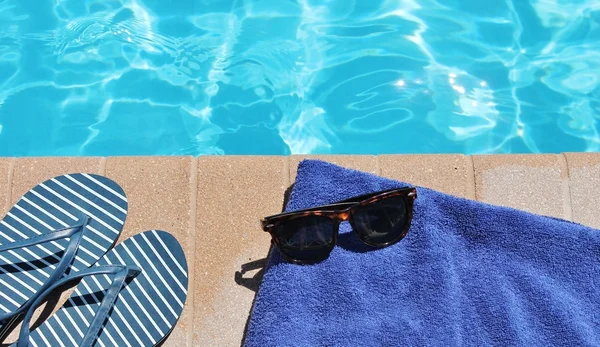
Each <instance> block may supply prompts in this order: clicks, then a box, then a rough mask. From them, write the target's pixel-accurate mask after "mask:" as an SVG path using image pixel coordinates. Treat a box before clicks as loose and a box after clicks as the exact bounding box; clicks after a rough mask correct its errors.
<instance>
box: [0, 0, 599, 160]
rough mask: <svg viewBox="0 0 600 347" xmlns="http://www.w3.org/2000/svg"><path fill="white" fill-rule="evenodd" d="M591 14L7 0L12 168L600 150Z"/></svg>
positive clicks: (469, 2)
mask: <svg viewBox="0 0 600 347" xmlns="http://www.w3.org/2000/svg"><path fill="white" fill-rule="evenodd" d="M599 23H600V2H598V1H593V0H572V1H569V0H489V1H481V0H443V1H442V0H438V1H434V0H394V1H392V0H377V1H376V0H369V1H366V0H364V1H363V0H293V1H292V0H263V1H259V0H244V1H242V0H238V1H220V0H195V1H189V0H179V1H163V0H118V1H112V0H107V1H100V0H96V1H81V0H56V1H54V0H53V1H50V0H0V156H30V155H155V154H156V155H158V154H160V155H163V154H166V155H175V154H177V155H183V154H192V155H201V154H290V153H302V154H306V153H319V154H326V153H339V154H347V153H354V154H381V153H448V152H459V153H466V154H475V153H529V152H535V153H539V152H549V153H555V152H561V151H598V150H599V147H600V146H599V145H600V135H599V130H600V127H599V126H598V118H599V117H600V89H599V81H600V79H599V77H600V28H599Z"/></svg>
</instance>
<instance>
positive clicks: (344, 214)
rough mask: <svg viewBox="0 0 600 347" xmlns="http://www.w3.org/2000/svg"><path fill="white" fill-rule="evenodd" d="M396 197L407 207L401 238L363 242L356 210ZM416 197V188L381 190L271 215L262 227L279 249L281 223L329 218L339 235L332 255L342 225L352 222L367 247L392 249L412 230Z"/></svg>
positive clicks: (334, 238)
mask: <svg viewBox="0 0 600 347" xmlns="http://www.w3.org/2000/svg"><path fill="white" fill-rule="evenodd" d="M395 196H400V197H402V198H403V199H404V202H405V207H406V223H405V226H404V229H403V230H402V233H401V234H400V235H399V237H398V238H397V239H395V240H393V241H390V242H386V243H372V242H368V241H366V240H364V239H362V238H361V237H360V234H359V233H358V232H357V231H356V227H355V225H354V222H353V219H352V216H353V215H354V213H355V211H356V210H357V209H360V208H361V207H364V206H367V205H369V204H372V203H374V202H377V201H382V200H385V199H389V198H391V197H395ZM416 198H417V189H416V187H403V188H394V189H388V190H383V191H378V192H374V193H369V194H364V195H360V196H356V197H352V198H349V199H346V200H343V201H339V202H336V203H332V204H327V205H322V206H316V207H311V208H307V209H303V210H296V211H291V212H284V213H279V214H275V215H271V216H267V217H265V218H263V219H261V227H262V229H263V231H265V232H268V233H269V234H270V235H271V241H272V243H274V244H275V245H276V246H277V247H278V248H279V249H281V247H280V243H279V238H278V236H277V235H276V233H275V230H277V227H278V226H279V224H280V223H281V222H283V221H289V220H291V219H296V218H304V217H308V216H320V217H327V218H330V219H332V220H333V222H334V223H333V227H334V228H335V232H334V233H333V240H332V245H331V247H330V249H329V250H328V252H331V250H333V247H334V246H335V245H336V243H337V237H338V234H339V225H340V223H341V222H344V221H348V222H350V225H351V226H352V229H353V230H354V232H356V233H357V234H358V236H359V238H360V239H361V241H362V242H364V243H365V244H367V245H369V246H372V247H378V248H379V247H386V246H390V245H392V244H395V243H397V242H399V241H400V240H402V239H403V238H404V237H405V236H406V234H407V233H408V230H409V229H410V225H411V221H412V216H413V206H414V200H415V199H416ZM280 253H281V254H282V256H283V257H284V258H285V259H286V260H288V261H291V262H294V263H306V262H307V261H304V260H298V259H295V258H291V257H289V256H288V255H287V254H285V252H280Z"/></svg>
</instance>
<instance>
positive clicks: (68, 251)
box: [0, 216, 90, 322]
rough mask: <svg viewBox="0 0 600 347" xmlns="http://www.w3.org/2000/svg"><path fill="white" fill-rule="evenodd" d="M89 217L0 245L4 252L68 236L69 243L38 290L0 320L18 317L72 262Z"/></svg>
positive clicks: (0, 316) (1, 316) (0, 317)
mask: <svg viewBox="0 0 600 347" xmlns="http://www.w3.org/2000/svg"><path fill="white" fill-rule="evenodd" d="M89 221H90V218H89V217H88V216H85V217H84V218H82V219H80V221H79V223H77V224H76V225H74V226H70V227H66V228H64V229H58V230H56V231H53V232H50V233H47V234H43V235H40V236H35V237H32V238H29V239H25V240H20V241H15V242H11V243H10V244H6V245H4V246H0V253H1V252H6V251H9V250H13V249H18V248H24V247H31V246H35V245H40V244H43V243H46V242H51V241H56V240H60V239H67V238H70V240H69V244H68V245H67V247H66V248H65V251H64V253H63V255H62V257H61V258H60V261H59V262H58V265H56V268H55V270H54V271H53V272H52V275H51V276H50V277H49V278H48V280H47V281H46V283H44V285H43V286H41V287H40V289H38V291H37V292H36V293H35V294H34V295H33V296H32V297H31V298H29V300H27V302H25V303H24V304H23V306H21V307H19V309H18V310H16V311H15V312H12V313H8V314H6V315H0V322H3V321H10V320H12V319H14V318H16V317H18V316H19V315H20V314H21V313H22V312H24V311H25V310H27V309H28V308H29V304H30V303H31V302H32V301H33V300H35V298H37V296H38V295H39V294H41V293H42V292H44V291H45V290H46V289H47V288H48V287H49V286H51V285H52V284H53V283H54V282H56V281H57V280H58V279H59V278H60V277H61V276H62V275H64V273H65V271H66V270H67V267H68V266H70V265H71V264H72V263H73V260H74V259H75V254H76V253H77V250H78V248H79V244H80V243H81V239H82V237H83V231H84V230H85V227H86V226H87V225H88V223H89Z"/></svg>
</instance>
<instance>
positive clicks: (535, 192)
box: [0, 153, 600, 347]
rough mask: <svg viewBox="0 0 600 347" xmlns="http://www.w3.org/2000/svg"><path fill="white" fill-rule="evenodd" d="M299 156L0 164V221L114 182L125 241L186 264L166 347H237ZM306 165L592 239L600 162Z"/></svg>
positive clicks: (377, 160) (395, 159)
mask: <svg viewBox="0 0 600 347" xmlns="http://www.w3.org/2000/svg"><path fill="white" fill-rule="evenodd" d="M305 157H306V156H206V157H204V156H203V157H108V158H102V157H68V158H67V157H59V158H50V157H44V158H0V199H2V198H5V200H0V212H2V214H1V215H2V216H3V215H4V213H5V212H6V210H7V209H8V208H9V207H10V206H12V204H13V203H14V202H15V201H16V200H17V199H19V197H20V196H21V195H22V194H23V193H25V192H26V191H27V190H28V189H30V188H31V187H33V186H34V185H36V184H37V183H39V182H41V181H43V180H45V179H47V178H50V177H53V176H56V175H59V174H64V173H71V172H90V173H99V174H103V175H106V176H108V177H110V178H112V179H114V180H116V181H117V182H118V183H119V184H121V185H122V187H123V188H124V189H125V191H126V193H127V195H128V199H129V204H130V205H129V206H130V207H129V215H128V217H127V221H126V225H125V230H124V232H123V235H122V236H121V239H123V238H126V237H129V236H131V235H132V234H135V233H137V232H140V231H144V230H148V229H163V230H167V231H169V232H171V233H173V234H175V235H176V236H177V237H178V239H179V240H180V242H181V243H182V244H183V246H184V249H185V251H186V256H187V259H188V263H189V264H190V270H191V271H190V287H189V297H188V301H187V303H186V308H185V310H184V314H183V317H182V318H181V320H180V321H179V323H178V325H177V327H176V329H175V330H174V331H173V333H172V334H171V336H170V337H169V338H168V339H167V340H166V342H165V344H164V346H179V347H181V346H239V345H240V344H241V342H242V338H243V333H244V329H245V325H246V320H247V318H248V314H249V311H250V308H251V305H252V301H253V299H254V295H255V292H256V290H257V288H258V286H259V284H260V278H261V275H262V272H261V266H262V264H263V262H264V258H265V256H266V255H267V251H268V249H269V238H268V237H267V235H265V234H264V233H263V232H261V230H260V229H259V227H258V220H259V219H260V217H262V216H264V215H266V214H270V213H273V212H278V211H280V210H281V209H282V207H283V199H284V194H285V191H286V189H287V188H288V187H289V186H290V185H291V183H292V182H293V180H294V177H295V170H296V167H297V164H298V162H299V161H300V160H301V159H302V158H305ZM313 157H316V158H319V159H323V160H326V161H329V162H333V163H337V164H340V165H343V166H346V167H351V168H356V169H360V170H364V171H369V172H373V173H377V174H380V175H382V176H386V177H390V178H394V179H400V180H403V181H406V182H410V183H413V184H416V185H422V186H427V187H430V188H433V189H437V190H440V191H444V192H447V193H450V194H455V195H459V196H462V197H466V198H469V199H477V200H480V201H485V202H489V203H493V204H499V205H506V206H510V207H515V208H519V209H523V210H527V211H530V212H534V213H540V214H545V215H550V216H556V217H561V218H566V219H569V220H573V221H576V222H580V223H583V224H586V225H589V226H592V227H596V228H600V214H599V213H597V212H598V208H599V206H600V153H561V154H543V155H531V154H526V155H488V156H463V155H382V156H350V155H348V156H339V155H335V156H313ZM67 294H68V293H64V294H63V299H64V298H65V297H66V295H67ZM61 302H62V301H59V306H60V304H61ZM15 336H16V332H13V334H12V335H11V336H10V337H9V339H8V340H7V341H3V342H9V341H13V340H14V339H15ZM0 342H2V341H0Z"/></svg>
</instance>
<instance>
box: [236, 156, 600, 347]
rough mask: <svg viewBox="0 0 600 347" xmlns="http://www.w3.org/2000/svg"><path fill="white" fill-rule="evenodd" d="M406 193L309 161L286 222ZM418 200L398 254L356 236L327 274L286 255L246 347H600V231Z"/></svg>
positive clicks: (262, 297)
mask: <svg viewBox="0 0 600 347" xmlns="http://www.w3.org/2000/svg"><path fill="white" fill-rule="evenodd" d="M406 185H407V184H406V183H402V182H397V181H393V180H389V179H385V178H381V177H378V176H375V175H372V174H367V173H363V172H359V171H354V170H349V169H346V168H342V167H339V166H337V165H333V164H329V163H326V162H322V161H318V160H305V161H303V162H301V163H300V165H299V167H298V174H297V177H296V182H295V185H294V188H293V190H292V193H291V197H290V200H289V202H288V204H287V206H286V208H285V210H286V211H293V210H296V209H302V208H306V207H311V206H315V205H321V204H326V203H332V202H335V201H337V200H342V199H345V198H349V197H351V196H355V195H360V194H364V193H369V192H374V191H378V190H381V189H387V188H392V187H402V186H406ZM417 192H418V198H417V200H416V201H415V207H414V219H413V221H412V226H411V229H410V231H409V233H408V235H407V236H406V237H405V238H404V239H403V240H402V241H401V242H399V243H397V244H395V245H393V246H390V247H388V248H383V249H376V250H373V249H370V248H369V247H367V246H364V245H362V244H361V242H360V241H359V240H358V238H357V237H356V236H355V235H354V234H353V233H348V232H349V231H350V227H349V226H348V225H342V226H343V228H341V230H340V232H341V233H343V234H342V235H340V239H339V242H338V245H337V247H336V248H335V249H334V251H333V252H332V254H331V255H330V257H329V258H328V259H327V260H325V261H323V262H321V263H318V264H315V265H294V264H291V263H287V262H285V260H283V259H282V258H281V256H280V254H279V252H278V250H277V249H276V248H274V249H273V250H272V251H271V253H270V255H269V259H268V264H267V267H266V269H265V275H264V278H263V281H262V284H261V287H260V289H259V291H258V293H257V297H256V300H255V303H254V305H253V308H252V313H251V316H250V320H249V322H248V328H247V332H246V338H245V341H244V344H245V345H246V346H260V347H266V346H456V345H468V346H506V345H526V346H531V345H536V346H540V345H543V346H548V345H552V346H556V345H569V346H573V345H578V346H581V345H587V346H590V345H596V346H597V345H600V280H599V279H598V278H599V274H600V264H599V261H598V260H599V257H600V233H599V232H598V230H596V229H592V228H589V227H585V226H582V225H580V224H576V223H573V222H569V221H566V220H561V219H558V218H551V217H544V216H540V215H535V214H531V213H527V212H523V211H519V210H515V209H511V208H505V207H498V206H493V205H489V204H485V203H481V202H477V201H472V200H467V199H463V198H458V197H454V196H451V195H447V194H443V193H441V192H438V191H435V190H431V189H427V188H423V187H417ZM506 194H507V195H508V194H511V190H510V187H507V189H506ZM274 212H276V211H274ZM346 224H347V223H346Z"/></svg>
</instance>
